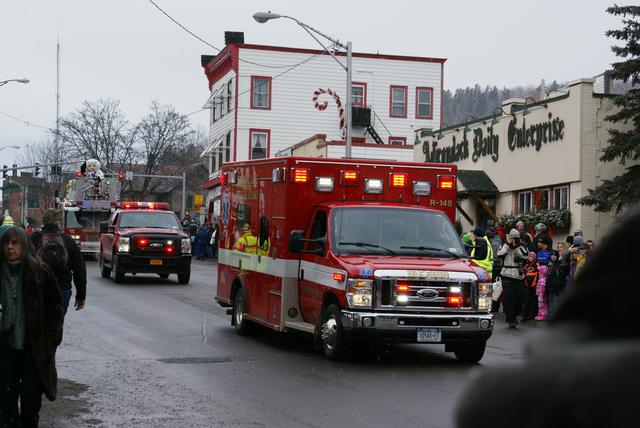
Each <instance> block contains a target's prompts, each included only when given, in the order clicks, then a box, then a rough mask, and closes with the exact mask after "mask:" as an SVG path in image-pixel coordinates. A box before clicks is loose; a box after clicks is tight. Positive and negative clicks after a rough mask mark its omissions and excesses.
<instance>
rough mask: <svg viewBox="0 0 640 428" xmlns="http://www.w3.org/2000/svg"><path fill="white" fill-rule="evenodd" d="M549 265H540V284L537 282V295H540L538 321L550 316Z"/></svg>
mask: <svg viewBox="0 0 640 428" xmlns="http://www.w3.org/2000/svg"><path fill="white" fill-rule="evenodd" d="M548 270H549V266H547V265H544V264H541V265H538V284H536V296H538V315H537V316H536V320H537V321H542V320H546V319H547V317H548V316H549V306H547V296H546V288H547V273H548Z"/></svg>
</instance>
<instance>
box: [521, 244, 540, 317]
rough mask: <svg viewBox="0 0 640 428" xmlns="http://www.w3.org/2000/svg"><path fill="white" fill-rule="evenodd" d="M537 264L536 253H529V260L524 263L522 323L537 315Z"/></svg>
mask: <svg viewBox="0 0 640 428" xmlns="http://www.w3.org/2000/svg"><path fill="white" fill-rule="evenodd" d="M539 274H540V272H539V271H538V262H537V260H536V253H534V252H533V251H531V252H529V258H528V259H527V261H526V262H524V284H525V286H526V291H525V298H524V306H523V308H522V322H527V321H531V320H532V319H534V318H535V317H536V316H537V315H538V296H537V295H536V286H537V285H538V277H539Z"/></svg>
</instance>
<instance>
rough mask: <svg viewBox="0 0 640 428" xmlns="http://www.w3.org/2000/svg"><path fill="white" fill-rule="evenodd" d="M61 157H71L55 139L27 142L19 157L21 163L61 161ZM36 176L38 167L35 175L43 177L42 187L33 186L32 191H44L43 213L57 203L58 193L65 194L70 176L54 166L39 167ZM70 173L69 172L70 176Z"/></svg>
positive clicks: (42, 198) (41, 201) (42, 199)
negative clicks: (57, 144) (58, 145)
mask: <svg viewBox="0 0 640 428" xmlns="http://www.w3.org/2000/svg"><path fill="white" fill-rule="evenodd" d="M60 159H70V158H69V157H67V156H66V154H65V153H64V151H62V149H61V148H60V147H56V141H55V140H54V139H48V140H43V141H41V142H40V143H31V144H27V145H26V146H25V147H24V149H23V150H22V151H21V154H20V156H19V157H18V162H19V163H20V164H21V165H38V164H50V163H55V162H59V161H60ZM38 169H39V171H38V175H37V176H36V175H35V173H36V168H34V170H33V171H32V172H33V173H34V177H36V178H42V187H41V188H33V189H31V191H32V192H36V193H42V195H41V197H39V198H38V200H39V209H40V211H41V212H42V213H44V211H45V210H46V209H47V208H51V207H54V206H55V205H56V195H59V196H64V191H65V184H66V182H67V180H68V177H65V174H64V171H63V169H60V170H57V169H55V168H52V167H44V166H43V167H40V168H38ZM68 175H69V174H67V176H68Z"/></svg>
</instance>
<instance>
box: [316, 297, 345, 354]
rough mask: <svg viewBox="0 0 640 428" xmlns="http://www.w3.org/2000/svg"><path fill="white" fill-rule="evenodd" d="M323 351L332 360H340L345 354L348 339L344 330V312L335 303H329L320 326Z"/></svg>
mask: <svg viewBox="0 0 640 428" xmlns="http://www.w3.org/2000/svg"><path fill="white" fill-rule="evenodd" d="M320 340H321V343H322V352H323V353H324V356H325V357H327V358H328V359H330V360H334V361H335V360H339V359H340V358H342V357H343V356H344V354H345V351H346V348H347V340H346V338H345V336H344V332H343V330H342V314H341V312H340V308H339V307H338V305H336V304H335V303H332V304H331V305H329V307H328V308H327V311H326V315H325V319H324V320H323V321H322V325H321V328H320Z"/></svg>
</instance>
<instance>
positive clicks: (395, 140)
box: [389, 137, 407, 146]
mask: <svg viewBox="0 0 640 428" xmlns="http://www.w3.org/2000/svg"><path fill="white" fill-rule="evenodd" d="M389 144H391V145H395V146H406V145H407V137H389Z"/></svg>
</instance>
